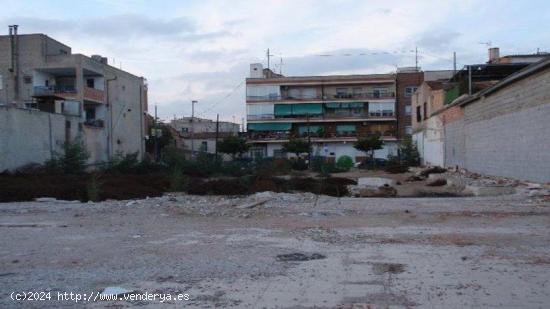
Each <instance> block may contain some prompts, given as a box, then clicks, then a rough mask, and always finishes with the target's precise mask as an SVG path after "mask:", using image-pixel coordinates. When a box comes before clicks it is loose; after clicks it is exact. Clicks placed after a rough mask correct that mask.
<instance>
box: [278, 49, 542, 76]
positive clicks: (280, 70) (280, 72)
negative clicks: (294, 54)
mask: <svg viewBox="0 0 550 309" xmlns="http://www.w3.org/2000/svg"><path fill="white" fill-rule="evenodd" d="M537 54H538V52H537ZM283 65H284V63H283V57H281V63H280V64H279V74H281V75H283Z"/></svg>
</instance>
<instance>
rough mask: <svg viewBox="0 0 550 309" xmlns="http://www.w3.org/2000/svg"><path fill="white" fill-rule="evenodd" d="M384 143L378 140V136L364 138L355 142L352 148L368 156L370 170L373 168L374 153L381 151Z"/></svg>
mask: <svg viewBox="0 0 550 309" xmlns="http://www.w3.org/2000/svg"><path fill="white" fill-rule="evenodd" d="M383 146H384V142H383V141H382V139H380V135H373V136H369V137H366V138H361V139H359V140H357V142H355V144H354V145H353V147H354V148H355V149H357V150H359V151H362V152H365V153H366V154H367V155H370V159H371V162H372V168H374V151H375V150H378V149H382V147H383Z"/></svg>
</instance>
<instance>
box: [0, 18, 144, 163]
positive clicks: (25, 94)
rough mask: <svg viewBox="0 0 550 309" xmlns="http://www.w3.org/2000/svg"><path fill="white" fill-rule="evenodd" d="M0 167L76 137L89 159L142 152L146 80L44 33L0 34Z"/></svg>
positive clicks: (56, 149) (30, 159) (35, 157)
mask: <svg viewBox="0 0 550 309" xmlns="http://www.w3.org/2000/svg"><path fill="white" fill-rule="evenodd" d="M0 105H1V106H2V108H1V109H0V119H1V121H0V122H1V124H0V127H1V130H0V140H1V142H2V144H3V145H2V147H1V149H0V170H3V169H13V168H17V167H19V166H21V165H24V164H28V163H41V162H44V161H45V160H47V159H49V158H51V157H53V156H54V155H55V154H56V153H62V150H63V145H64V143H65V142H69V141H74V140H77V139H78V140H81V141H82V143H83V145H84V146H85V147H86V149H87V151H88V152H89V153H90V159H89V163H90V164H95V163H100V162H104V161H108V160H109V159H110V158H112V157H113V156H114V155H115V154H117V153H122V154H124V153H135V152H138V153H139V157H140V158H141V157H142V156H143V154H144V151H145V149H144V136H145V117H144V113H146V111H147V83H146V80H145V79H144V78H143V77H139V76H135V75H133V74H131V73H129V72H126V71H123V70H120V69H117V68H115V67H113V66H110V65H109V64H108V61H107V58H105V57H101V56H98V55H94V56H91V57H88V56H84V55H81V54H73V53H72V51H71V48H70V47H69V46H67V45H65V44H63V43H61V42H58V41H56V40H54V39H52V38H50V37H48V36H47V35H45V34H23V35H20V34H17V27H14V26H10V34H9V35H2V36H0Z"/></svg>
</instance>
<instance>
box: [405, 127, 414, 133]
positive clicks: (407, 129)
mask: <svg viewBox="0 0 550 309" xmlns="http://www.w3.org/2000/svg"><path fill="white" fill-rule="evenodd" d="M412 132H413V130H412V127H411V126H405V134H407V135H411V134H412Z"/></svg>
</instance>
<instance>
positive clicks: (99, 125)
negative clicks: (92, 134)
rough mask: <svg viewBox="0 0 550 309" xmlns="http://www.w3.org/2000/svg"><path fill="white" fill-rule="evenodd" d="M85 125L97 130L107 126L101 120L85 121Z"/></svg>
mask: <svg viewBox="0 0 550 309" xmlns="http://www.w3.org/2000/svg"><path fill="white" fill-rule="evenodd" d="M84 125H87V126H89V127H95V128H103V127H104V126H105V123H104V122H103V120H101V119H88V120H86V121H84Z"/></svg>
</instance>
